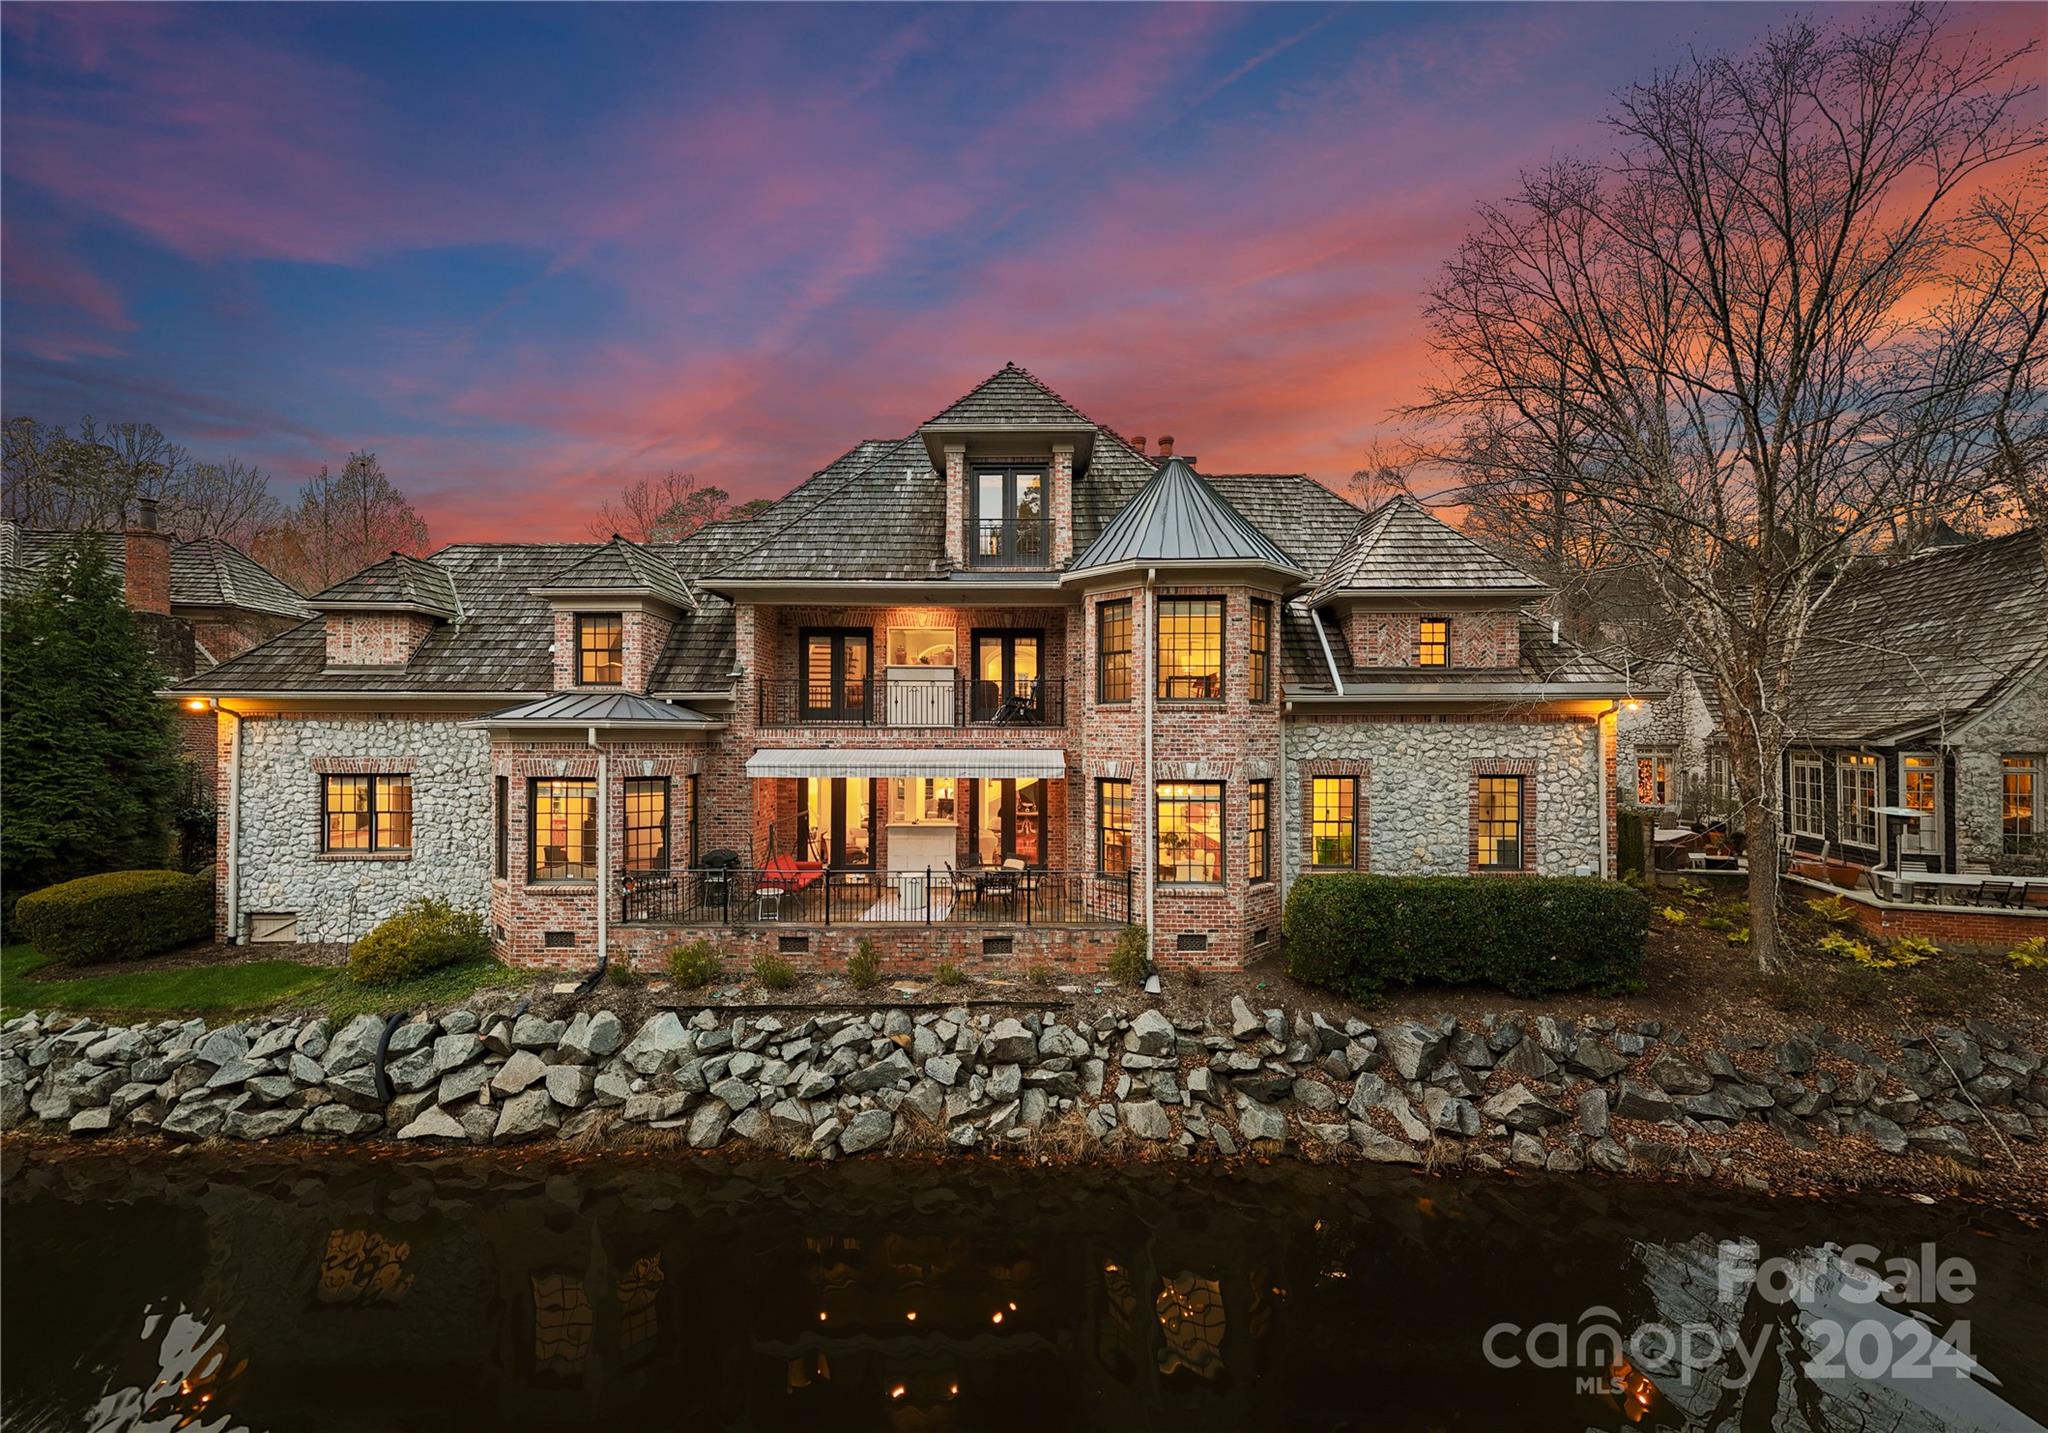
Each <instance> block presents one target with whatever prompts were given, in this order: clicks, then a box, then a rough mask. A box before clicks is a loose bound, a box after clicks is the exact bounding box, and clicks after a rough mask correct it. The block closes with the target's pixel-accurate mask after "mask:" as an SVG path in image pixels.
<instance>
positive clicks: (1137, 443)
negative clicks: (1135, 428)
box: [1131, 433, 1145, 453]
mask: <svg viewBox="0 0 2048 1433" xmlns="http://www.w3.org/2000/svg"><path fill="white" fill-rule="evenodd" d="M1131 446H1132V447H1133V448H1136V449H1137V450H1138V451H1139V452H1141V453H1142V452H1144V451H1145V435H1144V434H1143V433H1140V434H1138V436H1137V437H1135V438H1133V439H1131Z"/></svg>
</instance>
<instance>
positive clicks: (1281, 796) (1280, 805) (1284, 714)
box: [1266, 698, 1294, 921]
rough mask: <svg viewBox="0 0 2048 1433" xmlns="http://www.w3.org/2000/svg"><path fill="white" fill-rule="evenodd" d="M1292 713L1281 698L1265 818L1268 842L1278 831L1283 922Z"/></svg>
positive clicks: (1288, 845)
mask: <svg viewBox="0 0 2048 1433" xmlns="http://www.w3.org/2000/svg"><path fill="white" fill-rule="evenodd" d="M1293 711H1294V703H1293V702H1290V701H1288V700H1286V699H1285V698H1282V699H1281V702H1280V770H1279V771H1278V772H1277V773H1275V775H1276V778H1277V779H1276V780H1275V781H1274V782H1273V786H1272V791H1273V797H1272V803H1273V810H1272V811H1271V812H1270V813H1269V814H1268V815H1267V817H1266V821H1267V826H1268V831H1267V837H1266V839H1267V840H1269V841H1270V840H1271V839H1272V832H1273V831H1274V830H1278V831H1279V833H1280V916H1281V919H1282V920H1283V921H1284V920H1285V919H1286V916H1287V887H1288V886H1289V885H1290V884H1291V883H1290V882H1289V880H1288V879H1287V856H1288V853H1289V852H1290V851H1291V850H1292V849H1293V846H1292V843H1290V842H1289V841H1288V839H1287V788H1288V787H1290V786H1292V785H1293V784H1294V773H1293V772H1291V771H1289V770H1288V769H1287V718H1288V717H1289V716H1290V715H1291V714H1292V713H1293Z"/></svg>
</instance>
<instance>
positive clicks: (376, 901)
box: [181, 366, 1624, 969]
mask: <svg viewBox="0 0 2048 1433" xmlns="http://www.w3.org/2000/svg"><path fill="white" fill-rule="evenodd" d="M1158 446H1159V451H1158V452H1157V453H1153V452H1148V451H1147V446H1146V443H1145V440H1144V439H1142V438H1140V439H1134V440H1133V439H1125V438H1124V437H1122V436H1120V435H1119V434H1117V433H1116V432H1114V431H1113V430H1111V429H1109V428H1107V427H1104V426H1102V425H1100V424H1098V423H1096V422H1094V421H1093V420H1092V419H1090V418H1088V417H1086V416H1085V415H1083V414H1082V413H1081V412H1080V411H1079V410H1078V409H1076V408H1075V407H1073V406H1072V405H1071V404H1069V403H1067V402H1066V401H1065V400H1064V399H1062V398H1061V397H1060V396H1059V395H1058V394H1056V393H1054V392H1053V391H1051V390H1050V389H1049V388H1047V387H1046V386H1045V385H1043V384H1042V383H1040V382H1039V381H1038V380H1037V379H1035V378H1033V377H1032V376H1031V375H1030V374H1029V373H1027V372H1025V371H1024V370H1022V369H1020V368H1017V367H1014V366H1010V367H1005V368H1004V369H1003V370H1001V371H1000V372H998V373H996V374H995V375H993V376H992V377H990V378H989V379H988V380H987V381H986V382H984V383H982V384H981V385H980V386H978V387H977V388H975V389H974V390H973V391H972V392H971V393H969V394H967V395H966V396H965V397H963V398H961V399H960V400H959V401H958V402H956V403H953V404H951V405H950V406H948V407H946V408H945V409H944V410H942V411H941V412H940V413H939V414H938V415H937V416H935V417H934V418H932V419H931V420H930V421H929V422H926V423H924V424H922V425H920V426H919V427H918V428H917V429H916V430H915V431H914V432H912V433H910V434H909V435H907V436H906V437H903V438H900V439H893V440H885V441H868V442H863V443H860V444H858V445H857V446H855V447H854V448H852V449H851V450H849V451H848V452H846V453H845V454H844V455H842V456H841V457H840V458H838V459H837V460H835V461H834V462H832V463H831V464H829V465H828V466H826V467H825V468H823V469H821V470H820V471H819V472H817V473H815V474H814V475H813V476H812V477H811V478H810V479H809V480H807V481H805V482H803V483H801V484H799V485H798V486H797V487H796V488H795V489H794V490H793V491H791V492H790V493H789V494H788V495H787V496H786V497H784V498H783V499H781V501H780V502H778V503H777V504H776V505H775V506H774V508H773V509H771V510H770V511H769V512H767V513H766V514H765V515H763V516H761V517H759V518H757V519H754V520H752V521H746V522H741V521H730V522H720V523H714V524H712V525H710V526H709V527H706V528H704V529H703V530H701V531H699V532H697V533H694V534H692V535H691V536H690V537H688V538H687V539H685V540H683V541H681V542H677V543H673V544H661V545H653V546H643V545H639V544H636V543H633V542H629V541H626V540H624V539H622V538H617V537H615V538H613V539H612V540H611V541H609V542H604V543H596V544H461V545H457V546H453V547H449V548H446V549H444V550H442V551H441V552H438V553H436V554H434V555H433V556H432V557H431V558H427V559H424V560H422V559H413V558H407V557H397V556H394V557H392V558H390V559H387V560H386V561H384V562H381V563H379V564H377V565H376V566H374V567H371V568H370V569H368V570H366V571H364V572H362V573H359V574H357V575H356V576H355V577H352V578H350V579H348V580H347V581H345V582H342V583H340V584H338V585H337V586H335V587H333V588H331V589H329V590H328V591H326V592H322V593H319V594H318V595H316V596H315V597H313V598H311V599H310V605H311V606H312V607H313V608H314V609H315V611H316V612H317V613H318V614H319V615H318V617H317V618H316V619H315V620H313V621H309V622H307V623H305V624H304V625H303V626H300V627H297V628H295V629H293V630H292V631H290V632H287V633H285V634H283V635H282V636H279V637H278V638H276V639H275V640H273V641H270V642H268V643H266V644H264V645H263V646H261V647H258V648H256V649H255V650H253V651H250V652H247V653H245V654H243V655H242V656H240V657H238V658H236V659H234V660H232V661H229V662H225V663H223V664H221V665H220V666H219V667H217V668H215V669H214V670H213V671H211V672H209V673H207V674H205V675H204V676H202V677H198V678H195V679H193V680H192V681H190V682H188V683H186V693H181V695H184V694H191V695H196V696H202V697H205V698H206V699H208V700H210V701H211V702H212V703H213V704H214V706H215V708H216V710H217V712H218V714H219V726H218V740H219V742H220V746H221V751H222V763H221V766H222V772H223V775H222V789H223V796H222V800H221V812H222V816H221V822H222V836H221V851H222V852H223V856H222V860H221V863H220V871H221V911H222V920H223V922H224V925H225V927H226V929H228V930H229V931H231V932H233V933H234V934H235V935H236V936H238V937H243V938H250V937H253V938H287V939H289V938H297V939H307V940H339V939H348V938H352V937H354V936H357V935H360V934H361V933H362V932H363V931H364V930H365V929H367V928H368V927H369V926H370V925H371V924H373V923H374V922H375V921H376V920H378V919H380V918H382V917H383V916H385V915H388V914H389V913H390V912H391V911H392V910H393V909H394V908H396V907H397V906H398V905H399V904H400V903H401V902H403V901H404V900H405V899H407V898H409V897H411V896H414V895H419V894H427V893H434V894H441V895H445V896H446V897H448V898H449V899H450V900H453V901H456V902H458V903H460V904H463V905H467V906H470V907H473V908H482V907H484V906H485V905H486V904H487V905H488V907H489V911H490V918H491V924H492V927H493V931H494V936H495V939H496V942H497V946H498V949H499V951H500V953H501V954H502V955H503V956H504V957H505V958H507V959H509V960H513V961H516V962H521V963H527V964H535V965H541V964H547V965H563V966H569V967H582V968H586V969H587V968H589V967H590V966H591V964H592V962H594V961H595V960H597V959H598V958H599V957H600V954H601V953H603V954H606V955H609V956H610V957H611V958H617V957H618V956H619V955H620V954H621V953H622V952H623V953H630V954H633V955H641V956H646V955H650V954H653V953H656V952H659V951H661V950H663V949H665V948H667V947H668V946H670V945H673V944H674V943H676V942H677V941H679V940H683V939H688V938H690V937H691V936H692V934H706V933H708V934H712V935H713V936H715V938H716V940H717V942H718V944H719V945H720V946H721V948H723V949H725V950H727V951H731V952H737V953H742V954H744V953H749V952H753V951H757V950H781V951H784V952H788V953H790V954H792V955H793V956H796V957H799V958H810V959H828V960H829V959H838V958H841V957H843V955H844V954H845V953H846V952H847V951H849V950H850V949H852V947H853V945H854V943H855V942H856V941H857V940H859V939H860V938H862V937H864V936H874V937H878V938H880V939H881V942H882V943H883V945H884V947H885V949H886V951H887V952H888V954H889V956H890V959H891V962H892V964H893V965H896V966H897V967H899V968H909V967H914V966H916V965H917V964H919V963H920V962H923V963H929V962H932V961H936V960H938V959H941V958H950V959H954V960H957V961H959V962H961V963H962V964H963V965H965V966H968V967H970V968H990V967H991V966H993V967H1010V966H1015V967H1021V966H1022V965H1023V964H1024V963H1026V962H1028V961H1031V960H1036V959H1046V960H1050V961H1052V962H1054V963H1056V964H1065V965H1069V966H1073V967H1076V968H1086V967H1088V966H1091V965H1093V964H1095V963H1097V962H1099V961H1100V960H1101V959H1102V957H1103V956H1104V955H1105V954H1106V952H1107V951H1108V950H1109V949H1110V948H1111V947H1112V946H1113V944H1114V943H1115V941H1116V939H1117V936H1118V934H1119V932H1120V931H1121V929H1122V928H1123V927H1124V926H1125V925H1126V923H1133V922H1134V923H1140V924H1148V925H1149V926H1150V927H1151V929H1152V930H1153V932H1154V934H1155V942H1154V948H1155V951H1156V953H1157V956H1158V958H1159V960H1160V961H1161V962H1162V963H1165V964H1174V963H1181V964H1189V965H1197V964H1208V965H1236V964H1240V963H1242V962H1243V961H1245V960H1246V959H1248V958H1249V957H1251V956H1253V955H1254V954H1256V953H1257V952H1258V951H1260V950H1261V949H1262V948H1266V947H1269V946H1271V945H1272V944H1274V943H1275V941H1276V939H1277V936H1278V933H1279V929H1280V912H1281V906H1282V901H1283V899H1284V896H1285V892H1286V889H1287V887H1288V885H1289V884H1290V883H1291V882H1292V881H1294V880H1297V879H1302V878H1305V877H1309V876H1312V875H1313V874H1315V873H1316V872H1318V871H1325V870H1331V869H1358V870H1377V871H1392V872H1459V873H1463V872H1467V871H1500V872H1503V873H1516V872H1547V873H1572V872H1586V873H1592V872H1598V871H1603V870H1605V869H1607V867H1608V864H1609V860H1610V851H1611V844H1612V806H1613V784H1612V774H1613V773H1612V760H1613V732H1614V728H1613V722H1612V716H1613V713H1614V710H1615V706H1616V700H1617V698H1619V697H1620V696H1622V695H1623V694H1624V693H1623V687H1622V684H1621V682H1620V680H1619V678H1618V677H1617V675H1616V674H1615V673H1614V672H1613V671H1612V670H1610V669H1608V668H1607V667H1605V666H1603V665H1602V664H1600V663H1598V662H1596V661H1594V660H1592V659H1590V658H1589V657H1587V656H1586V655H1585V654H1584V653H1582V652H1579V651H1578V650H1576V649H1575V648H1573V647H1571V646H1570V645H1569V644H1568V643H1563V642H1560V641H1558V640H1556V638H1555V637H1554V635H1553V634H1552V633H1551V631H1550V630H1549V629H1547V628H1545V627H1542V626H1540V625H1538V624H1535V623H1533V622H1531V621H1530V620H1528V619H1527V618H1525V617H1524V616H1523V615H1522V611H1521V608H1522V606H1523V605H1524V604H1525V603H1527V602H1529V601H1531V600H1533V599H1536V598H1539V597H1541V596H1542V595H1543V594H1542V591H1541V589H1540V587H1539V586H1538V585H1537V584H1536V583H1534V582H1532V581H1531V580H1530V579H1529V578H1527V577H1526V576H1524V575H1523V574H1521V573H1519V572H1517V571H1516V570H1515V569H1514V568H1513V567H1511V566H1510V565H1509V564H1507V563H1505V562H1503V561H1502V560H1500V559H1499V558H1498V557H1496V556H1495V555H1493V554H1492V553H1490V552H1488V551H1487V550H1485V549H1484V548H1482V547H1480V546H1479V545H1478V544H1476V543H1473V542H1471V541H1469V540H1468V539H1466V538H1464V537H1463V536H1461V535H1460V534H1458V533H1457V532H1456V531H1455V530H1454V529H1452V528H1450V527H1448V526H1446V525H1445V524H1443V523H1442V522H1440V521H1438V520H1437V519H1435V518H1433V517H1431V516H1430V515H1429V514H1428V513H1427V512H1425V511H1424V510H1423V509H1422V508H1421V507H1419V506H1417V505H1415V504H1414V503H1412V502H1408V501H1406V500H1399V501H1397V502H1395V503H1393V504H1391V505H1389V506H1387V507H1385V508H1382V509H1380V510H1378V511H1376V512H1372V513H1364V512H1361V511H1359V510H1358V509H1357V508H1355V507H1353V506H1352V505H1351V504H1349V503H1347V502H1345V501H1344V500H1343V499H1342V498H1340V497H1338V496H1337V495H1336V494H1334V493H1332V492H1330V491H1329V490H1328V489H1325V488H1323V487H1321V486H1319V485H1318V484H1316V483H1314V482H1313V481H1311V480H1309V479H1308V478H1306V477H1303V476H1299V475H1268V474H1236V475H1202V474H1199V473H1198V472H1197V471H1196V467H1195V464H1194V461H1193V460H1192V459H1189V458H1186V457H1179V456H1175V455H1174V454H1173V452H1172V440H1171V439H1162V440H1160V443H1159V445H1158ZM983 962H988V963H989V965H988V966H984V964H983Z"/></svg>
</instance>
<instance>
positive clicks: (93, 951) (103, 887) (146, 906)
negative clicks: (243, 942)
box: [14, 871, 213, 965]
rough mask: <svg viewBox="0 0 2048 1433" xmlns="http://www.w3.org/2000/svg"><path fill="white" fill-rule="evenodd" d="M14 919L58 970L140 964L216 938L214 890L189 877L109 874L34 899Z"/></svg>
mask: <svg viewBox="0 0 2048 1433" xmlns="http://www.w3.org/2000/svg"><path fill="white" fill-rule="evenodd" d="M14 919H15V923H16V926H17V928H18V929H19V930H20V931H21V934H22V935H23V936H24V937H26V938H27V940H28V941H29V943H30V944H32V945H34V946H35V948H36V949H37V950H39V951H41V952H42V953H43V954H44V955H46V956H48V957H49V958H50V959H51V960H52V961H54V962H55V963H57V964H59V965H78V964H84V963H89V962H92V961H101V960H140V959H142V958H143V957H144V956H150V955H156V954H157V953H159V952H160V951H166V950H175V949H177V948H178V947H179V946H181V945H190V944H192V942H194V941H196V940H205V939H207V938H208V937H209V936H211V935H212V934H213V882H212V881H210V880H208V879H207V878H206V877H204V876H188V875H186V874H184V873H183V872H182V871H108V872H106V873H105V874H103V875H98V876H80V877H79V878H78V879H77V880H75V881H65V882H63V883H62V884H61V885H55V886H45V887H43V889H41V890H40V891H30V892H29V893H28V894H27V895H25V896H23V897H22V898H21V899H20V900H19V901H17V902H16V903H15V907H14Z"/></svg>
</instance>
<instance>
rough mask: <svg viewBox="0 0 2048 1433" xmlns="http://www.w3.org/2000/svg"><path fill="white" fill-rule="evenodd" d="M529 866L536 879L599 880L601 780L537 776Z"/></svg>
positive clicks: (531, 799)
mask: <svg viewBox="0 0 2048 1433" xmlns="http://www.w3.org/2000/svg"><path fill="white" fill-rule="evenodd" d="M526 810H527V825H526V832H527V842H526V850H527V870H528V873H529V879H531V880H535V881H594V880H596V879H597V782H596V780H595V779H594V778H592V777H588V776H578V777H537V778H535V779H534V780H533V782H532V783H531V784H530V785H529V786H528V789H527V799H526Z"/></svg>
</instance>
